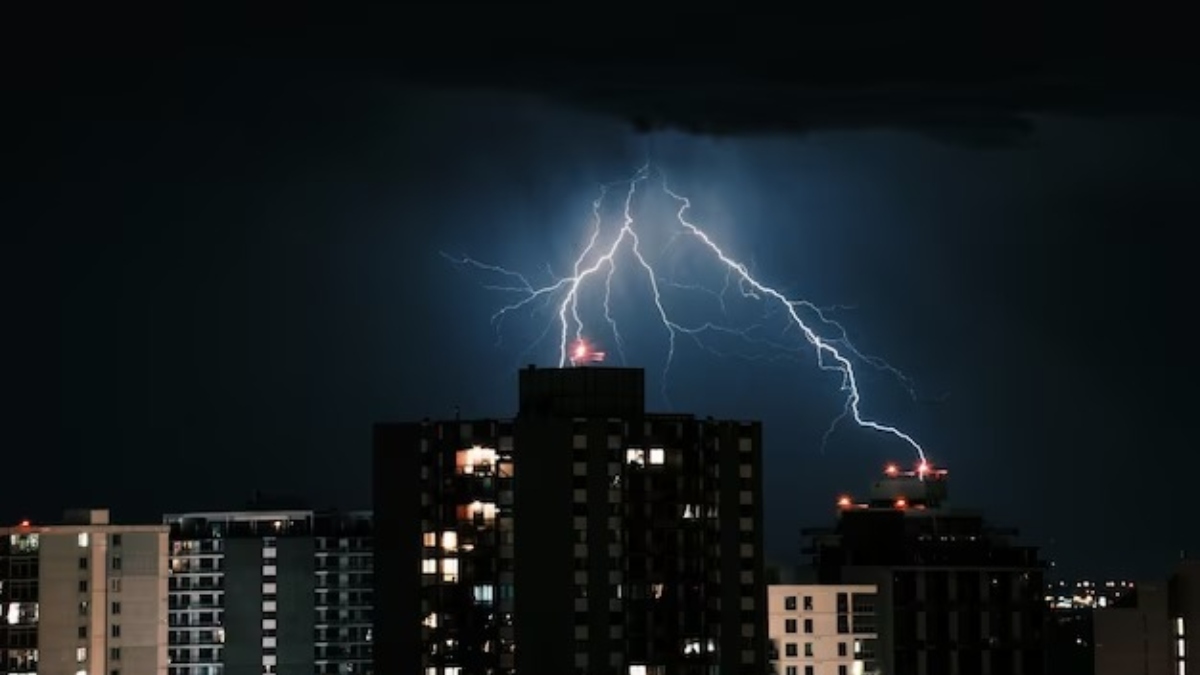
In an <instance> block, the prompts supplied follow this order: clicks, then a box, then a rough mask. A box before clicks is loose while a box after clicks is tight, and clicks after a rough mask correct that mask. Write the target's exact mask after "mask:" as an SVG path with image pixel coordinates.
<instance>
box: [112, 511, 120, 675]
mask: <svg viewBox="0 0 1200 675" xmlns="http://www.w3.org/2000/svg"><path fill="white" fill-rule="evenodd" d="M112 545H113V546H120V545H121V535H119V534H114V535H113V536H112ZM114 672H116V671H114Z"/></svg>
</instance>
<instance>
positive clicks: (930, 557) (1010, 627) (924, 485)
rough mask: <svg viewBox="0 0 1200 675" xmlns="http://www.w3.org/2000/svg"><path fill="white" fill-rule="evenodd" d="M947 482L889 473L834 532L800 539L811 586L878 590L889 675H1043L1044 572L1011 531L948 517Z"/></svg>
mask: <svg viewBox="0 0 1200 675" xmlns="http://www.w3.org/2000/svg"><path fill="white" fill-rule="evenodd" d="M947 488H948V474H947V473H946V471H945V470H942V469H936V470H935V469H933V468H932V467H930V466H929V465H927V464H921V465H919V466H918V468H917V470H916V471H912V472H901V471H899V470H898V469H897V468H896V467H894V466H890V467H888V470H887V471H886V472H885V476H884V478H883V479H882V480H881V481H879V482H877V483H875V485H874V486H873V488H872V491H871V498H870V499H869V500H867V501H863V502H856V501H854V500H852V499H851V498H849V497H842V498H841V499H840V500H839V502H838V504H839V514H838V520H837V524H836V526H834V527H833V528H831V529H819V530H806V531H805V535H806V537H808V538H809V540H810V541H809V544H810V545H809V547H808V548H806V549H805V551H806V553H808V554H809V555H811V564H812V566H813V567H814V568H815V571H816V573H817V577H818V580H819V581H820V582H821V583H828V584H871V585H875V586H876V587H877V588H878V589H879V594H878V603H879V611H878V633H879V643H878V648H879V655H878V659H879V665H880V667H881V672H884V673H888V674H889V675H939V674H943V673H945V674H949V673H990V674H991V675H1008V674H1010V673H1011V674H1013V675H1018V674H1019V675H1042V674H1043V673H1045V672H1046V621H1047V607H1046V604H1045V601H1044V597H1043V594H1044V588H1045V586H1044V582H1043V576H1044V569H1045V565H1044V564H1043V563H1042V561H1041V560H1040V559H1039V558H1038V555H1037V549H1036V548H1034V547H1030V546H1023V545H1020V544H1019V543H1017V542H1016V541H1015V538H1016V534H1017V533H1016V531H1015V530H1006V529H998V528H994V527H991V526H989V525H988V524H987V523H985V521H984V519H983V517H982V515H981V514H979V513H977V512H972V511H966V510H958V509H951V508H950V507H949V505H948V502H947Z"/></svg>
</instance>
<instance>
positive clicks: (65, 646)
mask: <svg viewBox="0 0 1200 675" xmlns="http://www.w3.org/2000/svg"><path fill="white" fill-rule="evenodd" d="M167 576H168V575H167V528H166V527H164V526H161V525H114V524H112V523H110V522H109V516H108V511H105V510H99V509H97V510H83V511H72V512H68V514H67V516H66V518H64V519H63V522H62V523H58V524H54V525H40V524H32V523H29V522H22V523H21V524H19V525H17V526H15V527H5V528H0V614H2V615H3V620H0V673H6V674H9V675H35V674H36V675H135V674H136V675H141V674H143V673H153V674H156V675H165V674H166V672H167V626H166V618H167Z"/></svg>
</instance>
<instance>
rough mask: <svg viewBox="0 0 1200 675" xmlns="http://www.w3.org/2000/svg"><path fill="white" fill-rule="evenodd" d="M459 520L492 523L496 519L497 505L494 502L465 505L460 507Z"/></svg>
mask: <svg viewBox="0 0 1200 675" xmlns="http://www.w3.org/2000/svg"><path fill="white" fill-rule="evenodd" d="M458 519H459V520H461V521H464V522H476V521H483V522H485V523H487V522H491V521H493V520H495V519H496V505H495V504H493V503H492V502H471V503H470V504H463V505H461V506H459V507H458Z"/></svg>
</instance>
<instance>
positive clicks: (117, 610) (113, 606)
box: [112, 602, 121, 614]
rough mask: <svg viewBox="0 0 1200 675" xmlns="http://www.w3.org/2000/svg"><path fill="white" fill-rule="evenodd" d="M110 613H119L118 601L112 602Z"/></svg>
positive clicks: (119, 605) (119, 604)
mask: <svg viewBox="0 0 1200 675" xmlns="http://www.w3.org/2000/svg"><path fill="white" fill-rule="evenodd" d="M112 613H113V614H120V613H121V603H119V602H114V603H113V604H112Z"/></svg>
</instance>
